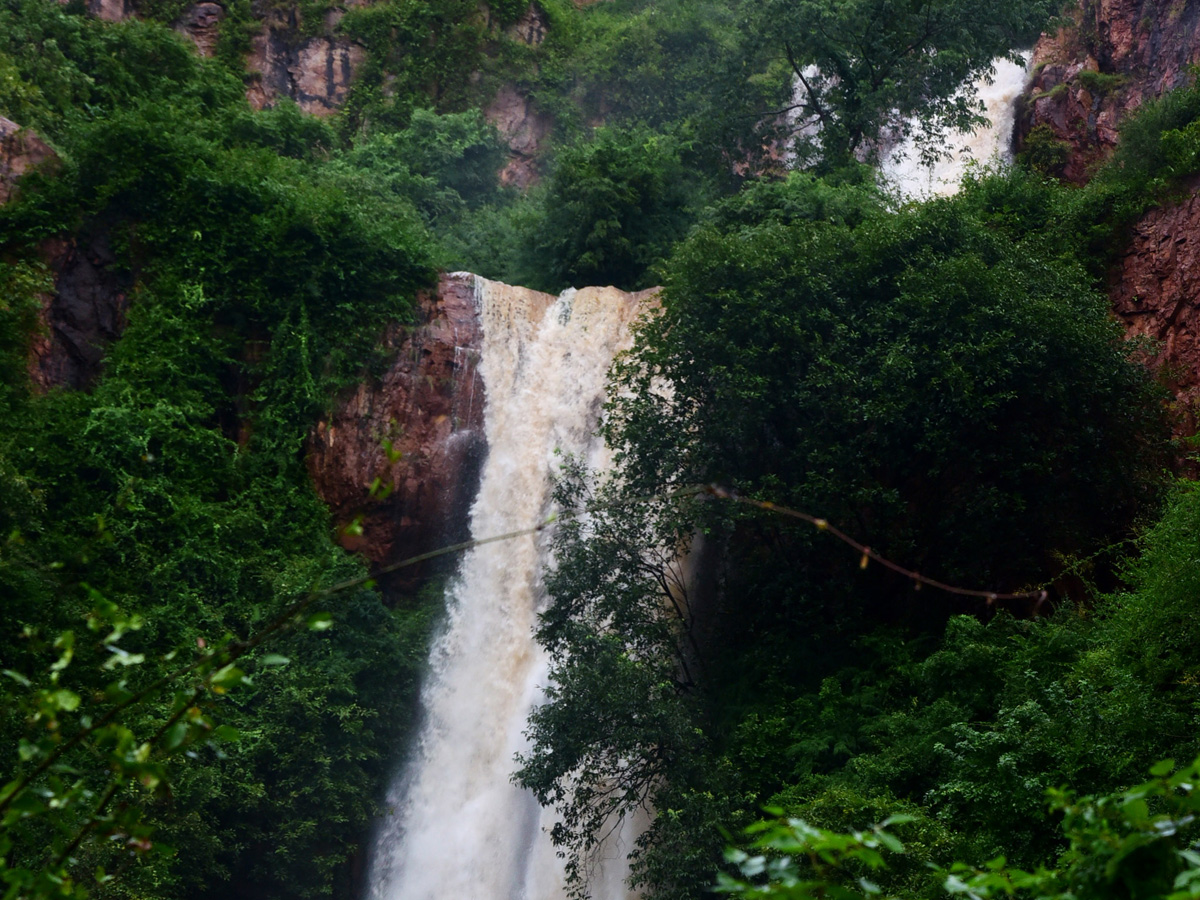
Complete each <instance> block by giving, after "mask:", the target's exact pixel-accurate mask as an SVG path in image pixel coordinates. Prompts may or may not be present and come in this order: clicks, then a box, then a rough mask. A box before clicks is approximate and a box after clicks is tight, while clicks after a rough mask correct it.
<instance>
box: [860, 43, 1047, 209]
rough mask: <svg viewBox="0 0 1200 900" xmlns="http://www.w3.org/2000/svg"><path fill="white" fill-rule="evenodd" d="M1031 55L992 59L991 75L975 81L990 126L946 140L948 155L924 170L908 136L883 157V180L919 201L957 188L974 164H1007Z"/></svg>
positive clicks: (945, 193) (949, 137)
mask: <svg viewBox="0 0 1200 900" xmlns="http://www.w3.org/2000/svg"><path fill="white" fill-rule="evenodd" d="M1032 55H1033V54H1031V53H1025V54H1023V56H1024V59H1025V63H1024V65H1017V64H1016V63H1013V62H1011V61H1009V60H1007V59H997V60H996V61H995V73H994V75H993V77H992V78H991V80H990V81H988V80H987V79H981V80H980V81H979V82H977V83H976V85H975V88H976V90H977V91H978V95H979V99H980V100H982V101H983V105H984V115H985V116H987V120H988V124H987V125H986V126H981V127H980V128H979V129H977V130H976V131H974V132H971V133H969V134H951V135H949V136H948V143H949V147H948V148H947V150H948V151H949V156H948V157H946V158H944V159H941V160H939V161H938V162H937V164H935V165H934V166H932V167H930V166H923V165H921V161H920V158H919V153H918V151H917V148H916V144H915V141H914V140H913V139H912V138H907V139H905V140H904V141H901V142H900V143H899V144H898V145H897V146H895V147H893V148H891V150H890V151H889V152H888V153H887V154H886V155H885V157H884V159H883V162H882V163H881V164H880V171H881V173H882V174H883V178H884V182H885V183H887V184H890V185H892V186H893V187H895V188H896V189H897V190H898V191H899V192H900V194H901V195H902V196H904V197H908V198H912V199H920V198H922V197H930V196H937V195H942V196H945V195H947V194H953V193H954V192H955V191H957V190H958V185H959V183H960V182H961V181H962V177H963V175H964V174H965V172H966V170H967V166H968V165H970V164H972V163H980V164H986V163H990V162H993V161H995V160H1001V161H1004V162H1008V161H1009V154H1010V149H1009V147H1010V144H1011V143H1012V132H1013V123H1014V117H1015V113H1016V101H1017V97H1018V96H1020V94H1021V91H1022V90H1023V89H1024V87H1025V82H1026V81H1027V80H1028V78H1029V64H1030V59H1031V58H1032Z"/></svg>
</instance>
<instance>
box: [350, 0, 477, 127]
mask: <svg viewBox="0 0 1200 900" xmlns="http://www.w3.org/2000/svg"><path fill="white" fill-rule="evenodd" d="M340 28H341V30H342V33H343V34H345V35H346V36H347V37H349V38H350V39H351V40H354V41H357V42H358V43H360V44H362V45H363V46H364V47H366V49H367V52H368V54H369V55H368V61H367V64H366V65H365V66H364V67H363V70H362V72H361V73H360V74H359V78H358V82H357V83H356V85H355V88H354V91H353V93H352V95H351V97H350V99H349V100H348V102H347V104H346V113H347V119H348V122H349V123H351V124H352V125H355V126H364V127H369V128H372V129H378V128H381V127H390V128H397V127H403V126H405V125H407V124H408V120H409V117H410V116H411V115H412V112H413V110H414V109H417V108H420V107H436V108H437V109H439V110H443V111H447V112H458V111H461V110H462V109H463V107H464V106H465V105H466V103H467V101H468V98H469V97H470V96H471V79H470V75H471V72H472V71H473V70H474V69H475V67H476V65H477V64H478V62H479V60H480V58H481V51H482V48H483V43H484V38H485V35H486V34H487V28H486V20H485V18H484V17H483V15H481V10H480V7H479V4H477V3H475V2H473V0H437V2H430V0H388V2H385V3H378V4H372V5H370V6H360V7H357V8H354V9H350V10H347V12H346V15H345V17H344V18H343V19H342V21H341V25H340Z"/></svg>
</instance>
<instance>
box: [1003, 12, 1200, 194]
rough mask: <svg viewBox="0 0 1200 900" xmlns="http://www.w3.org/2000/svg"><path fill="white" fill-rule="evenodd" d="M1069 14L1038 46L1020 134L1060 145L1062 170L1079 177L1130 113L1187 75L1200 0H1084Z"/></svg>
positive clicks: (1199, 25) (1199, 36) (1199, 39)
mask: <svg viewBox="0 0 1200 900" xmlns="http://www.w3.org/2000/svg"><path fill="white" fill-rule="evenodd" d="M1071 19H1072V21H1071V23H1070V24H1068V25H1066V26H1065V27H1063V28H1061V29H1059V30H1058V31H1057V32H1055V33H1053V34H1047V35H1043V37H1042V39H1041V40H1040V41H1038V44H1037V46H1036V48H1035V49H1034V54H1033V67H1034V68H1033V72H1034V74H1033V80H1032V83H1031V84H1030V87H1029V90H1028V91H1027V93H1026V97H1025V108H1024V110H1023V114H1022V115H1020V116H1019V117H1018V127H1017V137H1018V141H1019V142H1026V141H1028V140H1030V137H1031V135H1033V136H1035V139H1036V140H1041V141H1043V142H1054V143H1057V144H1060V145H1061V146H1063V147H1064V148H1065V149H1066V150H1067V153H1066V155H1065V160H1064V166H1063V175H1064V177H1065V178H1066V179H1067V180H1069V181H1072V182H1074V183H1076V184H1078V183H1082V182H1083V181H1085V180H1086V179H1087V177H1088V174H1089V172H1091V171H1092V170H1093V168H1094V167H1095V165H1096V164H1097V163H1098V162H1100V161H1101V160H1103V159H1104V158H1105V157H1107V155H1108V154H1109V153H1111V152H1112V149H1113V147H1114V146H1116V142H1117V131H1118V128H1119V126H1120V123H1121V121H1122V120H1123V119H1124V117H1125V116H1126V115H1128V114H1129V113H1130V112H1132V111H1133V110H1134V109H1136V108H1137V107H1138V106H1140V105H1141V104H1142V103H1143V102H1144V101H1146V100H1147V99H1151V98H1154V97H1158V96H1161V95H1162V94H1163V93H1165V92H1166V91H1169V90H1171V89H1172V88H1175V87H1179V86H1180V85H1181V84H1183V83H1184V82H1185V81H1187V80H1188V78H1189V74H1188V68H1189V66H1193V65H1195V64H1196V63H1197V61H1200V3H1197V2H1195V0H1175V2H1172V3H1169V4H1168V3H1165V2H1162V0H1082V2H1081V3H1080V4H1079V5H1078V6H1077V7H1076V8H1075V9H1074V10H1073V12H1072V13H1071Z"/></svg>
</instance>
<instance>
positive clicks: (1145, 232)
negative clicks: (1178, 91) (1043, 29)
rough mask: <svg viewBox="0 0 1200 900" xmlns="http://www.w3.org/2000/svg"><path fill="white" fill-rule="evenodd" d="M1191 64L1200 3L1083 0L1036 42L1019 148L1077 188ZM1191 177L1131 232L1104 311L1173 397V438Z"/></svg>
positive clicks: (1199, 45) (1186, 395)
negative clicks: (1052, 162) (1040, 157)
mask: <svg viewBox="0 0 1200 900" xmlns="http://www.w3.org/2000/svg"><path fill="white" fill-rule="evenodd" d="M1198 61H1200V2H1196V0H1175V2H1172V3H1169V4H1168V3H1164V2H1157V0H1083V2H1081V3H1080V5H1079V6H1078V7H1077V8H1076V9H1075V11H1074V13H1073V22H1072V23H1071V24H1069V25H1067V26H1066V27H1064V28H1062V29H1060V30H1059V31H1058V32H1056V33H1054V34H1048V35H1044V36H1043V37H1042V39H1041V40H1040V41H1039V42H1038V45H1037V47H1036V49H1035V51H1034V76H1033V80H1032V83H1031V85H1030V87H1029V89H1028V91H1027V93H1026V97H1025V101H1024V109H1023V112H1022V114H1021V115H1020V117H1019V119H1018V121H1019V126H1018V144H1019V145H1022V144H1023V145H1024V146H1025V147H1027V148H1028V147H1031V146H1035V145H1037V144H1038V143H1041V144H1042V146H1043V147H1045V146H1046V145H1047V144H1052V145H1056V146H1057V147H1058V148H1059V152H1060V153H1061V155H1060V156H1059V160H1060V162H1061V169H1060V170H1061V173H1062V177H1063V178H1064V179H1066V180H1068V181H1071V182H1073V183H1076V184H1079V183H1083V182H1084V181H1086V180H1087V179H1088V177H1089V175H1090V173H1091V172H1092V171H1093V170H1094V168H1095V166H1096V165H1097V164H1098V163H1099V162H1101V161H1103V160H1104V159H1105V158H1107V156H1108V155H1109V154H1110V153H1111V152H1112V150H1113V148H1114V147H1115V146H1116V142H1117V138H1118V131H1119V128H1120V125H1121V123H1122V122H1123V121H1124V119H1125V118H1126V117H1127V116H1128V115H1129V114H1130V113H1132V112H1133V111H1134V110H1136V109H1137V108H1138V107H1139V106H1140V105H1141V104H1142V103H1144V102H1146V101H1147V100H1150V99H1154V98H1156V97H1160V96H1162V95H1163V94H1164V93H1166V92H1167V91H1170V90H1172V89H1173V88H1176V87H1179V86H1180V85H1183V84H1185V83H1186V82H1187V81H1188V79H1189V78H1190V77H1191V75H1190V72H1189V67H1190V66H1194V65H1195V64H1196V63H1197V62H1198ZM1198 190H1200V179H1193V180H1192V181H1191V182H1190V183H1189V184H1188V185H1186V186H1185V190H1184V191H1183V192H1182V196H1183V198H1184V199H1182V200H1181V201H1180V202H1177V203H1174V204H1169V205H1167V206H1164V207H1159V208H1155V209H1152V210H1150V211H1149V212H1148V213H1146V214H1145V215H1144V216H1143V217H1142V218H1141V220H1140V221H1138V222H1137V223H1135V224H1134V225H1133V226H1132V228H1131V229H1130V232H1129V235H1128V243H1127V245H1126V247H1125V249H1124V251H1123V252H1122V253H1121V254H1120V255H1119V257H1118V259H1117V260H1116V262H1115V263H1114V265H1113V267H1112V269H1111V271H1110V273H1109V278H1108V287H1109V294H1110V297H1111V299H1112V304H1113V310H1114V311H1115V313H1116V314H1117V316H1118V317H1119V318H1120V319H1121V321H1122V322H1123V323H1124V325H1125V327H1126V331H1127V333H1128V334H1129V335H1130V336H1131V337H1145V338H1149V339H1150V343H1149V345H1148V349H1147V352H1148V356H1149V358H1150V361H1151V363H1152V364H1154V365H1155V366H1156V367H1157V369H1158V371H1159V373H1160V377H1161V378H1162V380H1163V381H1164V383H1165V384H1166V385H1167V386H1168V387H1169V388H1170V390H1171V391H1172V392H1173V394H1174V396H1175V399H1176V411H1177V413H1178V417H1177V421H1176V431H1177V433H1179V434H1181V435H1190V434H1194V433H1195V432H1196V428H1197V425H1198V424H1200V420H1198V416H1197V401H1198V399H1200V275H1198V274H1197V272H1200V269H1198V266H1200V197H1198V196H1197V191H1198Z"/></svg>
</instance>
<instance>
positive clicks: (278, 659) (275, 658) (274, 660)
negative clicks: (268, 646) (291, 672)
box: [258, 653, 291, 666]
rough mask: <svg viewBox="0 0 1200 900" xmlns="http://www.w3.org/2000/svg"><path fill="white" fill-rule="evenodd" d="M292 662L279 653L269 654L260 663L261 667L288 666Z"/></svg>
mask: <svg viewBox="0 0 1200 900" xmlns="http://www.w3.org/2000/svg"><path fill="white" fill-rule="evenodd" d="M290 662H291V660H290V659H288V657H286V656H281V655H280V654H278V653H268V654H267V655H266V656H264V657H263V658H262V659H260V660H259V661H258V664H259V665H260V666H286V665H287V664H288V663H290Z"/></svg>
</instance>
